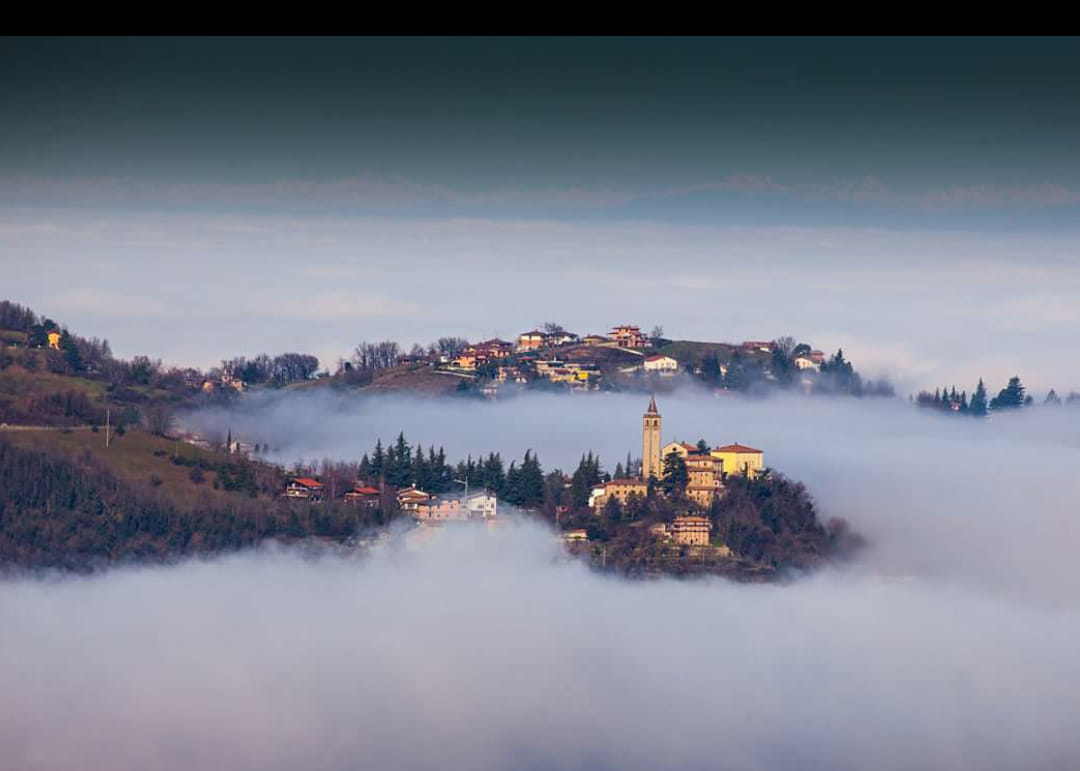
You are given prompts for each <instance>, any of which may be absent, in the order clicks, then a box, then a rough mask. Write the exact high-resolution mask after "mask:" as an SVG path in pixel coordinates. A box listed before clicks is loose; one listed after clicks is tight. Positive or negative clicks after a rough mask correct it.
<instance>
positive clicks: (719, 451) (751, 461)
mask: <svg viewBox="0 0 1080 771" xmlns="http://www.w3.org/2000/svg"><path fill="white" fill-rule="evenodd" d="M710 454H711V455H712V456H713V457H714V458H719V459H720V461H721V462H722V463H723V464H724V473H725V474H746V475H747V476H748V477H750V478H751V479H753V478H754V477H755V476H757V474H758V473H760V472H761V470H762V469H763V468H765V453H764V452H762V451H761V450H757V449H755V448H753V447H747V446H746V445H745V444H739V443H738V442H736V443H735V444H726V445H724V446H723V447H717V448H716V449H714V450H713V451H712V452H711V453H710Z"/></svg>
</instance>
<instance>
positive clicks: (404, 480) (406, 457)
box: [386, 431, 413, 487]
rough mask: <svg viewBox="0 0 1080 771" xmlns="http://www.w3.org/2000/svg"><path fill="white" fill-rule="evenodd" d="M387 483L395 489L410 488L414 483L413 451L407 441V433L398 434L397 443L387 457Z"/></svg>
mask: <svg viewBox="0 0 1080 771" xmlns="http://www.w3.org/2000/svg"><path fill="white" fill-rule="evenodd" d="M386 465H387V469H386V481H387V482H388V483H389V484H391V485H393V486H394V487H408V486H409V485H410V484H411V483H412V477H413V473H412V449H411V448H410V447H409V443H408V442H406V441H405V432H404V431H402V432H401V433H399V434H398V438H397V441H396V442H395V443H394V446H393V447H391V448H390V451H389V452H388V453H387V457H386Z"/></svg>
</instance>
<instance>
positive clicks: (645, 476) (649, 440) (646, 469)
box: [641, 397, 664, 482]
mask: <svg viewBox="0 0 1080 771" xmlns="http://www.w3.org/2000/svg"><path fill="white" fill-rule="evenodd" d="M661 422H662V421H661V418H660V413H659V411H657V409H656V398H655V397H654V398H652V399H650V400H649V409H647V410H646V411H645V415H644V416H642V426H641V479H642V481H644V482H648V481H649V477H655V478H656V479H660V478H661V477H663V476H664V466H663V456H662V455H661V454H660V427H661Z"/></svg>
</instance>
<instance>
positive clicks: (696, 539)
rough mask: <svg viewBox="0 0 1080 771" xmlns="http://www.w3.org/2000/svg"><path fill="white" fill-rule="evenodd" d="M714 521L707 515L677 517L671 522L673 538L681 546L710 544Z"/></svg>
mask: <svg viewBox="0 0 1080 771" xmlns="http://www.w3.org/2000/svg"><path fill="white" fill-rule="evenodd" d="M711 533H712V522H710V521H709V520H708V518H707V517H695V516H689V515H687V516H681V517H675V520H674V521H673V522H672V523H671V540H673V541H674V542H675V543H677V544H679V545H680V546H708V545H709V535H710V534H711Z"/></svg>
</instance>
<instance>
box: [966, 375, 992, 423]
mask: <svg viewBox="0 0 1080 771" xmlns="http://www.w3.org/2000/svg"><path fill="white" fill-rule="evenodd" d="M968 411H969V412H970V413H971V414H972V415H974V416H975V417H977V418H981V417H985V416H986V415H987V413H988V412H989V407H988V405H987V403H986V385H985V384H984V383H983V380H982V378H979V385H977V386H976V387H975V393H973V394H972V395H971V407H970V408H969V409H968Z"/></svg>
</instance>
